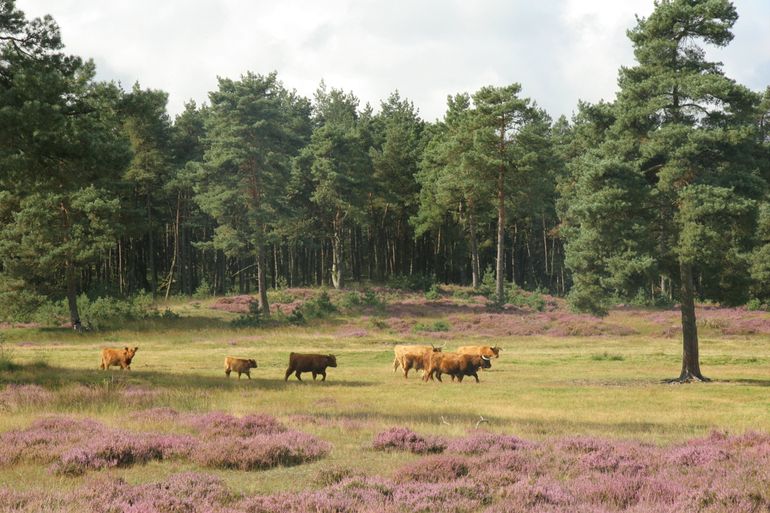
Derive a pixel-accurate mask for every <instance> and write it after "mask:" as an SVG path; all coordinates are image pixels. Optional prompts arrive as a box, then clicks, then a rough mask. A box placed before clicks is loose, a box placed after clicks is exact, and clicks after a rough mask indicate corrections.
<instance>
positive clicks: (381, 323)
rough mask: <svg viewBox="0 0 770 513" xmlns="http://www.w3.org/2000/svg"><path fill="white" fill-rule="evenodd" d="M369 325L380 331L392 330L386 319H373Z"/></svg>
mask: <svg viewBox="0 0 770 513" xmlns="http://www.w3.org/2000/svg"><path fill="white" fill-rule="evenodd" d="M369 325H370V326H371V327H372V328H376V329H378V330H386V329H388V328H390V326H388V323H387V322H385V320H384V319H377V318H372V319H370V320H369Z"/></svg>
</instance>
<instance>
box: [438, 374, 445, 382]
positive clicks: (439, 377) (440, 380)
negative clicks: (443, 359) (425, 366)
mask: <svg viewBox="0 0 770 513" xmlns="http://www.w3.org/2000/svg"><path fill="white" fill-rule="evenodd" d="M436 379H437V380H438V382H439V383H443V382H444V381H442V379H441V373H440V372H437V373H436Z"/></svg>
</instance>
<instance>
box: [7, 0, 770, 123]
mask: <svg viewBox="0 0 770 513" xmlns="http://www.w3.org/2000/svg"><path fill="white" fill-rule="evenodd" d="M733 3H734V5H735V6H736V8H737V10H738V14H739V16H740V18H739V20H738V22H737V23H736V25H735V27H734V28H733V33H734V35H735V39H734V40H733V42H732V43H731V44H730V46H729V47H727V48H724V49H716V50H709V52H708V55H709V57H710V58H711V59H713V60H717V61H721V62H723V63H724V68H723V69H724V71H725V72H726V74H727V75H728V76H730V77H731V78H733V79H735V80H737V81H738V82H740V83H742V84H744V85H746V86H747V87H749V88H751V89H753V90H756V91H763V90H764V89H765V88H766V87H767V86H769V85H770V0H734V1H733ZM16 6H17V8H19V9H21V10H22V11H24V12H25V13H26V15H27V18H35V17H39V16H43V15H45V14H50V15H52V16H53V18H54V19H55V20H56V22H57V23H58V24H59V27H60V29H61V33H62V39H63V41H64V44H65V46H66V50H67V51H68V53H71V54H75V55H79V56H81V57H84V58H90V59H93V60H94V62H95V63H96V67H97V78H98V79H100V80H114V81H117V82H120V83H121V84H122V85H123V87H124V88H126V89H129V88H131V86H133V84H134V83H135V82H137V81H138V82H139V84H140V85H141V87H142V88H151V89H161V90H164V91H166V92H168V93H169V103H168V110H169V113H170V114H171V115H172V116H175V115H176V114H178V113H180V112H181V111H182V110H183V109H184V104H185V102H187V101H189V100H191V99H192V100H195V101H196V103H198V104H199V105H200V104H201V103H204V102H207V101H208V92H209V91H212V90H215V89H216V88H217V77H227V78H232V79H237V78H238V77H239V76H240V75H242V74H244V73H246V72H247V71H253V72H255V73H259V74H267V73H270V72H272V71H277V72H278V77H279V79H280V80H281V81H282V82H283V83H284V85H285V86H286V87H287V88H289V89H296V90H297V92H299V93H300V94H302V95H305V96H307V97H311V98H312V95H313V92H314V91H315V90H316V89H317V87H318V85H319V83H320V81H321V80H322V79H323V80H324V81H325V82H326V84H327V86H329V87H334V88H338V89H344V90H345V91H352V92H353V93H354V94H355V95H356V96H357V97H358V98H359V99H360V101H361V104H362V105H363V104H365V103H370V104H371V105H372V106H373V107H374V108H375V110H378V108H379V104H380V102H381V101H382V100H384V99H386V98H387V97H388V96H389V95H390V94H391V93H392V92H393V91H395V90H398V91H399V93H400V95H401V97H402V98H407V99H409V100H411V101H412V102H413V103H414V105H415V107H417V108H418V109H419V111H420V115H421V116H422V118H423V119H425V120H427V121H434V120H436V119H440V118H442V117H443V115H444V112H445V110H446V98H447V95H453V94H457V93H460V92H468V93H473V92H474V91H476V90H478V89H479V88H480V87H482V86H485V85H497V86H502V85H507V84H510V83H513V82H518V83H519V84H521V86H522V95H523V96H525V97H529V98H532V99H533V100H535V101H536V102H537V104H538V105H539V106H541V107H543V108H545V110H546V111H548V113H549V114H550V115H551V116H552V117H553V118H554V119H555V118H557V117H558V116H560V115H566V116H567V117H570V116H571V115H572V113H573V112H574V111H575V110H576V107H577V103H578V100H584V101H589V102H597V101H599V100H601V99H605V100H612V99H613V98H614V96H615V92H616V90H617V73H618V69H619V68H620V66H622V65H633V63H634V59H633V50H632V47H631V43H630V41H629V40H628V38H627V37H626V30H627V29H629V28H632V27H633V26H634V25H635V23H636V22H635V15H639V16H641V17H646V16H648V15H649V14H650V13H651V12H652V10H653V8H654V4H653V0H539V1H531V0H280V1H276V0H251V1H248V0H203V1H201V0H131V1H113V0H17V1H16Z"/></svg>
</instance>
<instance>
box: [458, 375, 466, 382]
mask: <svg viewBox="0 0 770 513" xmlns="http://www.w3.org/2000/svg"><path fill="white" fill-rule="evenodd" d="M464 377H465V376H463V375H462V374H460V375H459V376H457V382H458V383H462V382H463V378H464Z"/></svg>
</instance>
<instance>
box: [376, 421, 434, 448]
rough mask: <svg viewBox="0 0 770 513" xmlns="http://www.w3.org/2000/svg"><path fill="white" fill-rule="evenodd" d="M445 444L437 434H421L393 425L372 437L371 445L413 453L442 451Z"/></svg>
mask: <svg viewBox="0 0 770 513" xmlns="http://www.w3.org/2000/svg"><path fill="white" fill-rule="evenodd" d="M446 446H447V443H446V441H445V440H444V439H442V438H439V437H437V436H422V435H418V434H417V433H415V432H414V431H412V430H411V429H409V428H405V427H393V428H390V429H388V430H386V431H383V432H381V433H378V434H377V435H376V436H375V437H374V441H373V442H372V447H373V448H374V449H376V450H378V451H408V452H413V453H415V454H428V453H438V452H442V451H443V450H444V449H445V448H446Z"/></svg>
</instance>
